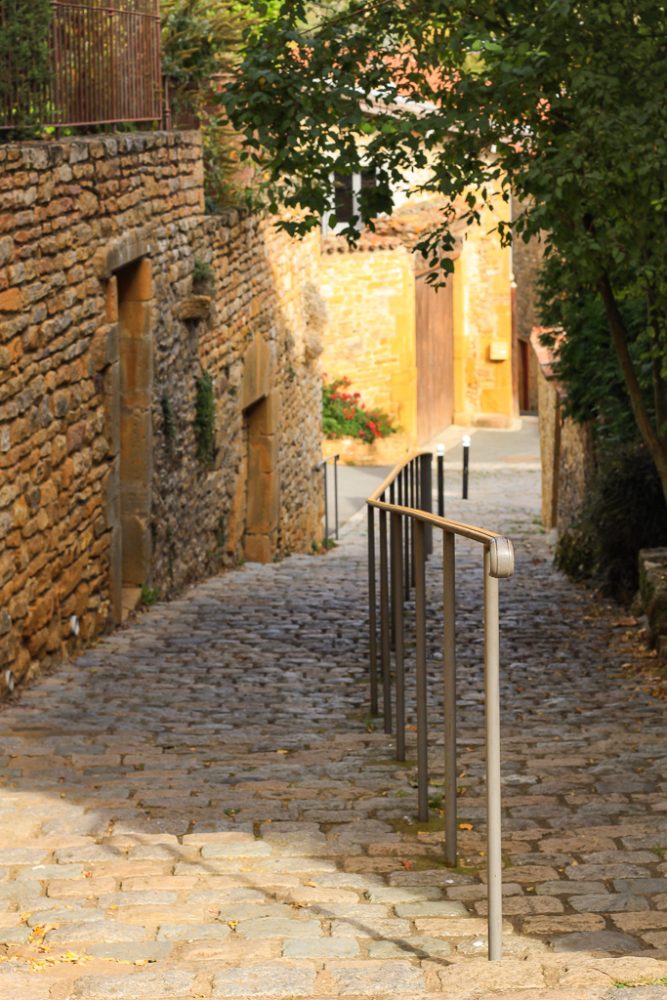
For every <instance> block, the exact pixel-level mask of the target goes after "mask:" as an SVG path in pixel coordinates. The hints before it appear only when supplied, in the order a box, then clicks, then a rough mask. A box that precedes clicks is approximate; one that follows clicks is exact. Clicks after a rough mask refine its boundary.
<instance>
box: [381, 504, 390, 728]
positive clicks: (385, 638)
mask: <svg viewBox="0 0 667 1000" xmlns="http://www.w3.org/2000/svg"><path fill="white" fill-rule="evenodd" d="M388 562H389V561H388V558H387V512H386V510H381V511H380V652H381V658H380V662H381V664H382V711H383V714H384V731H385V733H390V732H391V674H390V670H391V662H390V649H389V565H388Z"/></svg>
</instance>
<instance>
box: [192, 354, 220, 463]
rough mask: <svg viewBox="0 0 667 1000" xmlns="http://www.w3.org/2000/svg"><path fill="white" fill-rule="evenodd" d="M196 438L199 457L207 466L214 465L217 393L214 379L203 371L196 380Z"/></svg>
mask: <svg viewBox="0 0 667 1000" xmlns="http://www.w3.org/2000/svg"><path fill="white" fill-rule="evenodd" d="M196 386H197V396H196V400H195V438H196V440H197V458H198V459H199V461H200V462H201V463H202V465H203V466H205V467H206V468H210V467H211V465H213V460H214V458H215V395H214V392H213V379H212V378H211V375H210V374H209V372H207V371H203V372H202V373H201V375H200V376H199V378H198V379H197V382H196Z"/></svg>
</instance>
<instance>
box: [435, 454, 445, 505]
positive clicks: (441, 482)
mask: <svg viewBox="0 0 667 1000" xmlns="http://www.w3.org/2000/svg"><path fill="white" fill-rule="evenodd" d="M437 449H438V517H444V516H445V446H444V444H439V445H438V446H437Z"/></svg>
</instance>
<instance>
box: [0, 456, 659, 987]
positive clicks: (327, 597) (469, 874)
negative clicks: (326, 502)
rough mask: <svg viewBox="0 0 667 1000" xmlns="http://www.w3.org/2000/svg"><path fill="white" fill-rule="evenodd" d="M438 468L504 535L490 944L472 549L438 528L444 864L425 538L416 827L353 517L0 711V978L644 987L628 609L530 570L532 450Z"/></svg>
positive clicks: (646, 810) (643, 755) (654, 872)
mask: <svg viewBox="0 0 667 1000" xmlns="http://www.w3.org/2000/svg"><path fill="white" fill-rule="evenodd" d="M448 489H449V491H450V493H451V496H449V495H448V498H447V515H448V516H451V517H454V518H458V519H460V520H467V521H470V522H471V523H477V524H483V525H484V526H486V527H489V528H492V529H495V530H499V531H503V532H504V533H506V534H507V535H509V536H510V537H511V538H512V539H513V540H514V542H515V546H516V551H517V570H516V575H515V576H514V577H513V578H512V579H510V580H506V581H501V588H500V589H501V612H502V619H501V629H502V649H501V670H502V678H503V681H502V702H503V704H502V721H503V783H504V791H503V796H504V797H503V816H504V827H503V829H504V864H505V868H504V892H505V905H504V909H505V924H506V928H505V934H504V947H505V956H506V957H505V958H504V959H503V960H502V962H500V963H488V962H487V961H486V957H485V953H486V919H485V887H484V884H483V880H484V877H485V875H484V854H483V851H484V833H485V829H484V805H485V803H484V782H483V774H484V756H483V752H484V745H483V729H482V720H483V687H482V684H481V662H480V661H481V640H482V634H481V621H480V613H481V568H480V554H479V552H478V551H477V550H476V549H475V548H474V547H472V546H470V547H469V546H467V545H466V544H465V543H462V544H459V545H458V547H457V560H458V564H459V566H460V567H461V568H462V569H463V572H462V573H461V575H460V580H461V582H460V590H459V610H460V616H461V617H460V621H459V625H458V643H459V654H460V691H461V704H460V729H459V739H460V786H461V790H462V793H461V801H460V809H459V812H460V821H461V826H462V829H461V832H460V838H461V852H460V867H459V868H457V869H456V870H451V869H447V868H445V867H444V865H443V863H442V860H441V858H442V832H441V831H442V824H443V820H442V808H441V806H442V799H441V796H442V757H443V753H442V743H443V741H442V727H441V724H440V721H439V720H440V715H441V705H440V703H439V698H440V666H441V663H440V660H439V657H440V648H439V634H440V625H439V620H438V618H437V614H436V612H435V609H436V608H437V602H436V600H435V596H436V595H437V591H438V588H439V586H440V579H441V576H440V573H439V567H440V554H439V552H438V548H439V546H438V544H437V543H436V551H435V553H434V556H433V559H432V561H431V564H430V569H429V580H430V583H429V585H430V586H431V587H432V588H433V595H434V599H433V607H434V617H433V619H432V623H431V626H430V629H431V631H430V636H429V640H430V642H429V645H430V651H429V659H430V669H431V670H432V692H431V696H430V701H431V724H430V736H431V766H432V775H431V793H430V794H431V804H432V820H431V822H430V823H429V824H427V825H425V826H419V825H418V824H417V823H416V820H415V819H414V816H415V812H416V788H415V784H416V777H415V768H414V755H415V754H414V726H412V728H410V729H409V731H408V743H409V754H408V756H409V758H410V759H409V761H408V763H407V764H405V765H397V764H396V763H395V762H394V761H393V759H392V752H393V740H392V739H391V737H388V736H386V735H384V734H383V732H382V724H381V720H371V719H370V718H369V716H368V714H367V712H368V708H367V706H368V692H367V628H366V618H367V610H366V600H367V599H366V550H365V535H364V527H365V520H364V519H363V518H359V517H357V518H356V520H355V519H353V521H352V522H351V523H350V524H348V526H347V527H346V528H345V530H344V532H343V537H342V539H341V544H340V545H339V546H338V547H337V548H336V549H335V550H333V551H331V552H330V553H329V554H328V555H326V556H323V557H317V556H293V557H291V558H289V559H287V560H285V561H284V562H281V563H277V564H273V565H264V566H260V565H257V564H248V565H246V566H244V567H243V568H241V569H239V570H237V571H234V572H230V573H228V574H226V575H224V576H221V577H218V578H214V579H211V580H209V581H207V582H205V583H203V584H201V585H198V586H196V587H193V588H191V589H190V590H189V591H188V592H187V593H185V594H184V595H183V596H182V598H181V599H179V600H177V601H174V602H172V603H170V604H164V605H157V606H155V607H154V608H152V609H150V610H149V611H147V612H146V613H144V614H141V615H140V616H139V617H138V619H137V620H136V621H134V622H132V623H130V624H129V625H128V626H126V627H124V628H123V629H121V630H119V631H117V632H116V633H115V634H113V635H112V636H110V637H107V638H105V639H104V640H102V641H101V642H99V643H98V644H97V646H95V647H94V648H93V649H92V650H90V651H89V652H87V653H86V654H85V655H83V656H81V657H80V658H79V659H78V660H77V661H75V662H73V663H71V664H68V665H65V666H63V667H61V668H60V669H59V670H58V671H57V672H55V673H53V674H52V675H51V676H49V677H47V678H45V679H43V680H42V681H40V682H39V683H37V684H36V685H35V686H34V687H33V688H31V689H29V690H27V691H25V692H24V693H23V694H22V696H21V698H20V700H18V701H17V702H15V703H14V704H11V705H9V706H6V707H5V708H4V710H3V711H2V712H0V730H1V733H2V738H1V747H2V749H1V750H0V753H1V754H2V757H1V761H0V762H1V765H2V771H1V781H2V795H1V796H0V838H1V844H2V856H1V861H0V866H1V867H0V929H1V930H0V933H1V936H2V940H3V941H4V949H3V951H2V953H1V954H0V1000H66V998H71V1000H111V998H115V1000H167V998H169V1000H193V998H195V997H196V998H216V1000H225V998H232V997H236V998H238V997H246V998H250V997H264V998H265V1000H271V998H283V1000H288V998H297V997H299V998H305V997H313V998H315V997H316V998H318V1000H323V998H329V1000H333V998H341V997H345V998H348V1000H352V998H355V997H357V998H360V997H366V998H368V997H374V998H378V1000H380V998H385V997H387V998H388V997H390V996H391V997H394V996H397V995H398V996H404V997H410V998H415V1000H416V998H429V1000H436V998H447V1000H473V998H486V997H495V996H503V997H508V998H509V997H521V998H525V1000H533V998H540V1000H611V998H614V1000H624V998H627V1000H658V998H664V997H667V796H666V795H665V791H666V788H667V780H666V777H665V769H666V764H667V732H666V731H665V726H664V723H665V703H664V702H663V701H660V700H658V699H656V698H653V697H652V696H651V695H650V694H649V693H647V692H646V691H645V690H644V689H643V682H642V680H641V678H639V677H638V676H637V675H635V674H632V673H630V672H628V671H626V670H624V669H622V664H623V662H624V661H625V660H631V659H632V649H633V646H634V645H636V644H638V642H639V639H638V637H637V633H638V630H637V628H636V627H635V626H633V625H632V624H631V621H632V620H631V619H629V618H628V616H627V612H624V611H622V610H621V609H619V608H617V607H612V606H608V605H606V604H604V603H601V602H600V601H599V600H597V599H595V598H594V596H593V595H592V594H591V592H589V591H587V590H585V589H584V588H582V587H579V586H576V585H574V584H572V583H570V582H569V581H567V580H566V579H565V578H564V577H562V576H561V575H560V574H558V573H556V572H555V570H554V569H553V566H552V562H551V554H550V551H549V547H548V542H547V538H546V536H545V535H544V533H543V532H542V529H541V528H540V526H539V472H538V471H537V470H536V469H535V468H534V467H532V466H530V467H526V468H521V467H520V466H519V465H515V466H512V465H511V464H508V465H506V466H505V467H502V468H493V469H488V470H486V471H484V470H481V471H477V472H475V473H474V474H473V477H472V480H471V494H472V499H471V500H470V501H468V502H463V501H461V500H457V499H456V497H455V494H456V493H457V492H458V489H459V487H458V481H457V479H456V477H455V476H452V477H451V484H450V485H449V486H448ZM410 624H411V616H410V610H409V609H408V614H407V620H406V627H407V629H409V628H410ZM409 721H410V723H411V725H412V723H413V721H414V720H413V719H410V720H409ZM661 980H662V984H661V983H660V981H661ZM642 984H644V985H642Z"/></svg>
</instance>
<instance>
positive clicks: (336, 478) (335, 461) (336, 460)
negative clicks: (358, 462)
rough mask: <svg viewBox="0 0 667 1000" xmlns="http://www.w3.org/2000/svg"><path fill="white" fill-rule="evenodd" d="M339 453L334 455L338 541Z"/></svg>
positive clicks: (335, 512)
mask: <svg viewBox="0 0 667 1000" xmlns="http://www.w3.org/2000/svg"><path fill="white" fill-rule="evenodd" d="M339 457H340V456H339V455H334V460H333V461H334V516H335V522H336V541H338V459H339Z"/></svg>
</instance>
